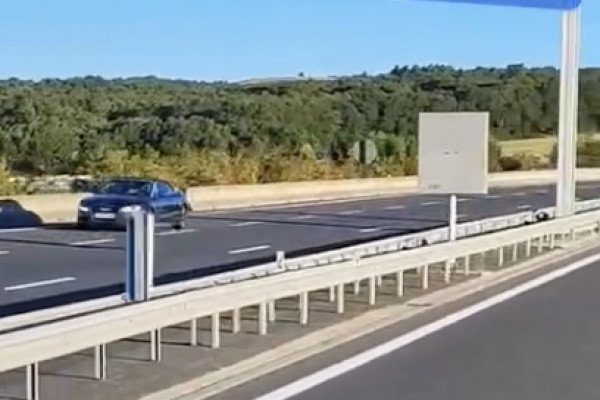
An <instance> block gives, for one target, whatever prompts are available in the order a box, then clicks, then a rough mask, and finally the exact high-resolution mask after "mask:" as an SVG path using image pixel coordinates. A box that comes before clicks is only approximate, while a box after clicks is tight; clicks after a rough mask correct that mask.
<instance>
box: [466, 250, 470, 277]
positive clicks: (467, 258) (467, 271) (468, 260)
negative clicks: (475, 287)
mask: <svg viewBox="0 0 600 400" xmlns="http://www.w3.org/2000/svg"><path fill="white" fill-rule="evenodd" d="M469 275H471V255H470V254H467V255H466V256H465V276H469Z"/></svg>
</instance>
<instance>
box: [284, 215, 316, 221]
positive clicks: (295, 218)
mask: <svg viewBox="0 0 600 400" xmlns="http://www.w3.org/2000/svg"><path fill="white" fill-rule="evenodd" d="M313 218H317V216H316V215H298V216H296V217H292V218H290V221H303V220H306V219H313Z"/></svg>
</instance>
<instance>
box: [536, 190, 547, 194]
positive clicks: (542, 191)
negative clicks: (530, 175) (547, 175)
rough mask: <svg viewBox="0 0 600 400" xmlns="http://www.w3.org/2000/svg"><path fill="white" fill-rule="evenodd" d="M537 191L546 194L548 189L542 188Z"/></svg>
mask: <svg viewBox="0 0 600 400" xmlns="http://www.w3.org/2000/svg"><path fill="white" fill-rule="evenodd" d="M535 192H536V193H538V194H546V193H548V190H546V189H540V190H536V191H535Z"/></svg>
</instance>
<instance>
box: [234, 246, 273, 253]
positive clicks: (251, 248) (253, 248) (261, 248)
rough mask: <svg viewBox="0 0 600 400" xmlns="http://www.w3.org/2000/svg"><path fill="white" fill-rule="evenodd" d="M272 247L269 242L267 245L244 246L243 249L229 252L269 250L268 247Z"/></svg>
mask: <svg viewBox="0 0 600 400" xmlns="http://www.w3.org/2000/svg"><path fill="white" fill-rule="evenodd" d="M270 248H271V246H269V245H268V244H265V245H261V246H254V247H245V248H242V249H234V250H229V254H243V253H252V252H254V251H261V250H267V249H270Z"/></svg>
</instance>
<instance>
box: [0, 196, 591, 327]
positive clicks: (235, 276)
mask: <svg viewBox="0 0 600 400" xmlns="http://www.w3.org/2000/svg"><path fill="white" fill-rule="evenodd" d="M597 209H600V199H593V200H585V201H579V202H577V203H576V212H578V213H582V212H588V211H591V210H597ZM554 215H555V214H554V207H547V208H542V209H539V210H536V211H525V212H521V213H516V214H511V215H503V216H498V217H492V218H486V219H482V220H477V221H470V222H464V223H460V224H458V226H457V237H458V238H459V239H464V238H467V237H472V236H476V235H481V234H486V233H491V232H497V231H501V230H504V229H509V228H516V227H520V226H524V225H526V224H529V223H533V222H536V221H538V220H539V221H543V220H547V219H552V218H554ZM448 238H449V229H448V228H447V227H444V228H437V229H432V230H427V231H424V232H419V233H414V234H409V235H401V236H397V237H393V238H389V239H384V240H378V241H373V242H368V243H364V244H360V245H355V246H349V247H345V248H342V249H336V250H330V251H325V252H321V253H317V254H313V255H308V256H303V257H298V258H293V259H287V260H280V261H277V262H271V263H266V264H261V265H257V266H253V267H248V268H244V269H242V270H237V271H230V272H225V273H219V274H214V275H211V276H208V277H203V278H198V279H191V280H187V281H181V282H176V283H171V284H165V285H160V286H156V287H154V288H152V291H151V293H150V294H151V297H153V298H157V297H164V296H170V295H174V294H178V293H183V292H188V291H191V290H200V289H206V288H210V287H213V286H221V285H226V284H231V283H235V282H240V281H245V280H252V279H257V278H262V277H266V276H271V275H276V274H280V273H284V272H289V271H293V270H298V269H304V268H312V267H317V266H327V265H330V264H333V263H339V262H342V261H350V260H353V259H356V258H365V257H372V256H377V255H382V254H387V253H393V252H397V251H403V250H408V249H413V248H417V247H420V246H422V245H424V244H426V245H433V244H439V243H444V242H446V241H447V240H448ZM124 304H125V300H124V299H123V297H122V296H110V297H106V298H101V299H97V300H92V301H85V302H79V303H74V304H69V305H66V306H59V307H54V308H51V309H46V310H39V311H34V312H30V313H25V314H20V315H14V316H10V317H5V318H1V319H0V333H2V332H6V331H10V330H16V329H21V328H25V327H28V326H31V325H34V324H40V323H45V322H48V321H55V320H59V319H64V318H70V317H74V316H77V315H81V314H86V313H90V312H95V311H102V310H106V309H111V308H114V307H118V306H121V305H124Z"/></svg>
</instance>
